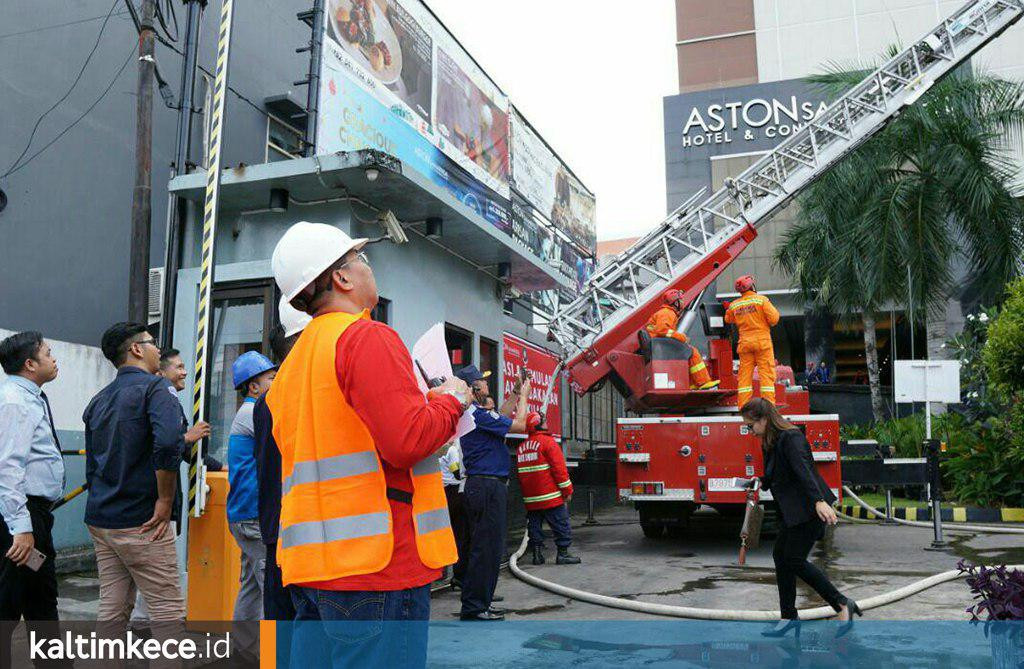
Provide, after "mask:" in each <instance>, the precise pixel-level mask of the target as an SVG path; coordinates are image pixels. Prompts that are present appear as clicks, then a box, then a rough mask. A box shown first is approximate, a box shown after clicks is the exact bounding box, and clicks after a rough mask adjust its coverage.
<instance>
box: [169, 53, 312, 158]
mask: <svg viewBox="0 0 1024 669" xmlns="http://www.w3.org/2000/svg"><path fill="white" fill-rule="evenodd" d="M156 39H157V41H158V42H160V43H161V44H163V45H164V46H165V47H167V48H168V49H170V50H171V51H173V52H174V53H176V54H178V55H179V56H180V57H182V58H184V57H185V52H184V51H182V50H181V49H180V48H179V47H178V46H177V45H176V44H174V43H173V42H171V41H170V40H168V39H167V38H166V37H164V36H163V35H161V34H160V33H156ZM196 67H197V68H199V69H200V70H201V71H202V72H204V73H205V74H206V75H207V76H208V77H211V78H212V77H213V76H214V74H213V72H210V71H209V70H208V69H206V68H205V67H203V66H202V65H200V64H199V63H196ZM228 90H229V91H231V92H232V93H233V94H234V95H235V97H237V98H238V99H239V100H241V101H242V102H244V103H246V104H248V105H249V106H250V107H252V108H253V109H255V110H256V111H258V112H259V113H260V114H262V115H263V116H266V117H267V118H273V117H272V116H271V115H270V113H269V112H268V111H267V110H265V109H263V108H262V107H260V106H259V105H257V104H256V103H255V102H253V101H252V100H250V99H249V98H247V97H246V96H245V95H243V94H242V93H240V92H239V91H238V90H237V89H236V88H234V87H233V86H228ZM300 141H301V142H302V143H303V145H305V144H306V141H305V140H300Z"/></svg>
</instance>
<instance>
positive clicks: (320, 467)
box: [281, 451, 380, 497]
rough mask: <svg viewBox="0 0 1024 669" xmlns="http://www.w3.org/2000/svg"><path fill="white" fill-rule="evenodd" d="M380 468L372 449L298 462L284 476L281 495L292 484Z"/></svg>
mask: <svg viewBox="0 0 1024 669" xmlns="http://www.w3.org/2000/svg"><path fill="white" fill-rule="evenodd" d="M379 469H380V463H378V462H377V455H376V454H375V453H371V452H370V451H363V452H362V453H349V454H347V455H335V456H333V457H330V458H324V459H323V460H307V461H305V462H296V463H295V466H294V467H293V468H292V473H291V475H290V476H286V477H284V480H283V481H282V482H281V496H282V497H283V496H284V495H287V494H288V493H289V492H290V491H291V489H292V486H297V485H302V484H303V483H320V482H322V481H329V480H331V479H340V478H345V477H348V476H358V475H359V474H369V473H370V472H375V471H378V470H379Z"/></svg>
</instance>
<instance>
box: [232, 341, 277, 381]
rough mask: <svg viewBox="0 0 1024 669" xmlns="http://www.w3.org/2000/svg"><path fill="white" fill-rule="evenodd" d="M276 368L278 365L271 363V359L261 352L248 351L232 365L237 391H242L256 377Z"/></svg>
mask: <svg viewBox="0 0 1024 669" xmlns="http://www.w3.org/2000/svg"><path fill="white" fill-rule="evenodd" d="M276 367H277V365H275V364H274V363H272V362H270V358H268V357H267V356H265V355H263V354H262V353H260V352H259V351H246V352H245V353H243V354H242V355H240V356H238V358H237V359H236V360H235V362H234V363H233V364H232V365H231V379H232V381H233V382H234V384H235V390H241V388H242V386H244V385H245V384H246V383H248V382H249V381H251V380H252V379H254V378H255V377H257V376H259V375H260V374H262V373H263V372H266V371H269V370H271V369H276Z"/></svg>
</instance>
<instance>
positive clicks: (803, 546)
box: [772, 518, 846, 619]
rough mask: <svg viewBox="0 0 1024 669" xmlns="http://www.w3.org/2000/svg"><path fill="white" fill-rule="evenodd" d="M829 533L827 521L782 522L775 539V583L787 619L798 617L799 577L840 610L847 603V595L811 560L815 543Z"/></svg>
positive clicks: (781, 607) (780, 604)
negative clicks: (797, 595) (797, 587)
mask: <svg viewBox="0 0 1024 669" xmlns="http://www.w3.org/2000/svg"><path fill="white" fill-rule="evenodd" d="M823 536H825V523H823V522H822V521H821V520H820V519H818V518H814V519H812V520H809V521H807V522H806V523H800V524H799V525H794V526H792V527H786V526H785V525H782V527H781V529H780V530H779V536H778V538H776V540H775V548H774V549H773V550H772V558H774V559H775V582H776V584H777V585H778V586H779V609H780V611H781V612H782V617H783V618H785V619H796V618H797V617H798V616H797V610H796V579H797V577H799V578H800V580H801V581H803V582H804V583H806V584H807V585H809V586H811V587H812V588H814V591H815V592H817V593H818V594H819V595H821V597H822V599H824V600H825V601H826V602H828V604H829V606H831V607H832V608H833V609H835V610H836V611H839V609H840V607H841V606H842V605H843V604H845V603H846V597H844V596H843V595H842V594H841V593H840V592H839V591H838V590H836V587H835V586H834V585H832V582H831V581H829V580H828V577H827V576H825V574H823V573H822V571H821V570H820V569H818V568H817V567H815V566H814V565H813V564H811V563H810V562H808V561H807V556H808V555H810V553H811V548H812V547H813V546H814V542H816V541H818V540H819V539H821V538H822V537H823Z"/></svg>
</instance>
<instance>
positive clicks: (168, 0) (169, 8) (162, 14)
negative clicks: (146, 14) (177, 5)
mask: <svg viewBox="0 0 1024 669" xmlns="http://www.w3.org/2000/svg"><path fill="white" fill-rule="evenodd" d="M165 7H166V10H165V9H164V8H165ZM168 15H169V16H170V17H171V23H172V24H174V35H173V36H172V35H171V30H170V28H169V27H168V25H167V16H168ZM156 20H157V21H158V22H159V23H160V27H161V28H163V30H164V34H166V35H167V39H168V40H170V41H171V42H177V41H178V35H179V32H178V14H177V12H176V11H175V9H174V0H163V4H161V3H160V2H159V0H158V1H157V2H156Z"/></svg>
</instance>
